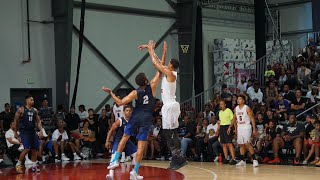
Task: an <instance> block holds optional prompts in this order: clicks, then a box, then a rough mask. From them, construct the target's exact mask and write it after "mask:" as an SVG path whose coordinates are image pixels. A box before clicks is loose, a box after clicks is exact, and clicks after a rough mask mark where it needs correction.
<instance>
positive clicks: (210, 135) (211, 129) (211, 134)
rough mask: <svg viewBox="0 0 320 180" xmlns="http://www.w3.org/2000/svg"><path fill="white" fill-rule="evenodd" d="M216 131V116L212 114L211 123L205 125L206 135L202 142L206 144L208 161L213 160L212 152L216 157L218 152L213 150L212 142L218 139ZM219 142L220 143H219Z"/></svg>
mask: <svg viewBox="0 0 320 180" xmlns="http://www.w3.org/2000/svg"><path fill="white" fill-rule="evenodd" d="M217 133H218V122H217V118H216V116H212V117H211V123H210V124H209V125H208V126H207V130H206V135H205V138H204V143H205V144H207V146H208V147H207V148H208V149H207V152H208V155H207V160H208V161H209V162H212V161H213V154H215V155H216V157H218V152H217V151H216V152H214V151H213V147H212V146H213V144H214V143H215V142H216V141H218V137H219V135H218V134H217ZM219 144H220V143H219Z"/></svg>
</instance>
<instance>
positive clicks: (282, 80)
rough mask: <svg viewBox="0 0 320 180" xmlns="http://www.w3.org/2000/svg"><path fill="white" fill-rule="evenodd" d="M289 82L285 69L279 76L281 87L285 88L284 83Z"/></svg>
mask: <svg viewBox="0 0 320 180" xmlns="http://www.w3.org/2000/svg"><path fill="white" fill-rule="evenodd" d="M287 80H288V77H287V74H286V70H285V69H284V68H282V69H281V72H280V76H279V80H278V83H279V87H283V85H284V83H285V82H286V81H287Z"/></svg>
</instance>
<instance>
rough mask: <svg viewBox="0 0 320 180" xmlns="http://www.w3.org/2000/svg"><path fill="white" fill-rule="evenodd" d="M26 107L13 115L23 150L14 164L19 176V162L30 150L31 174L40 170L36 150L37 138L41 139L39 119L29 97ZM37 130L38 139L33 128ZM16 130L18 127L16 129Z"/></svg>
mask: <svg viewBox="0 0 320 180" xmlns="http://www.w3.org/2000/svg"><path fill="white" fill-rule="evenodd" d="M25 100H26V105H25V106H22V107H20V108H19V109H18V111H17V112H16V114H15V117H14V121H15V124H16V126H18V125H19V132H20V137H21V141H22V144H23V147H24V150H23V151H22V153H21V154H20V156H19V160H18V162H17V164H16V171H17V173H19V174H22V173H23V171H22V166H21V162H22V161H23V158H24V157H25V156H26V154H28V153H29V151H30V150H31V153H32V155H31V161H32V163H33V164H32V171H33V172H40V170H39V169H38V168H37V163H36V160H37V150H38V148H39V138H40V139H42V136H43V134H42V132H43V130H42V125H41V120H40V117H39V116H38V111H37V109H35V108H33V107H32V106H33V104H34V100H33V97H32V96H31V95H28V96H26V98H25ZM36 127H37V128H39V130H40V132H39V137H38V135H37V134H36V130H35V128H36ZM17 128H18V127H17Z"/></svg>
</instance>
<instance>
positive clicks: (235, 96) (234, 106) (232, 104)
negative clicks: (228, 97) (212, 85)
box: [231, 94, 238, 110]
mask: <svg viewBox="0 0 320 180" xmlns="http://www.w3.org/2000/svg"><path fill="white" fill-rule="evenodd" d="M237 99H238V97H237V95H236V94H233V95H232V102H231V110H234V108H236V107H237V105H238V103H237Z"/></svg>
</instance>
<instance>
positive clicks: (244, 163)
mask: <svg viewBox="0 0 320 180" xmlns="http://www.w3.org/2000/svg"><path fill="white" fill-rule="evenodd" d="M245 165H247V163H246V162H245V161H244V160H241V161H240V162H238V164H236V166H245Z"/></svg>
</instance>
